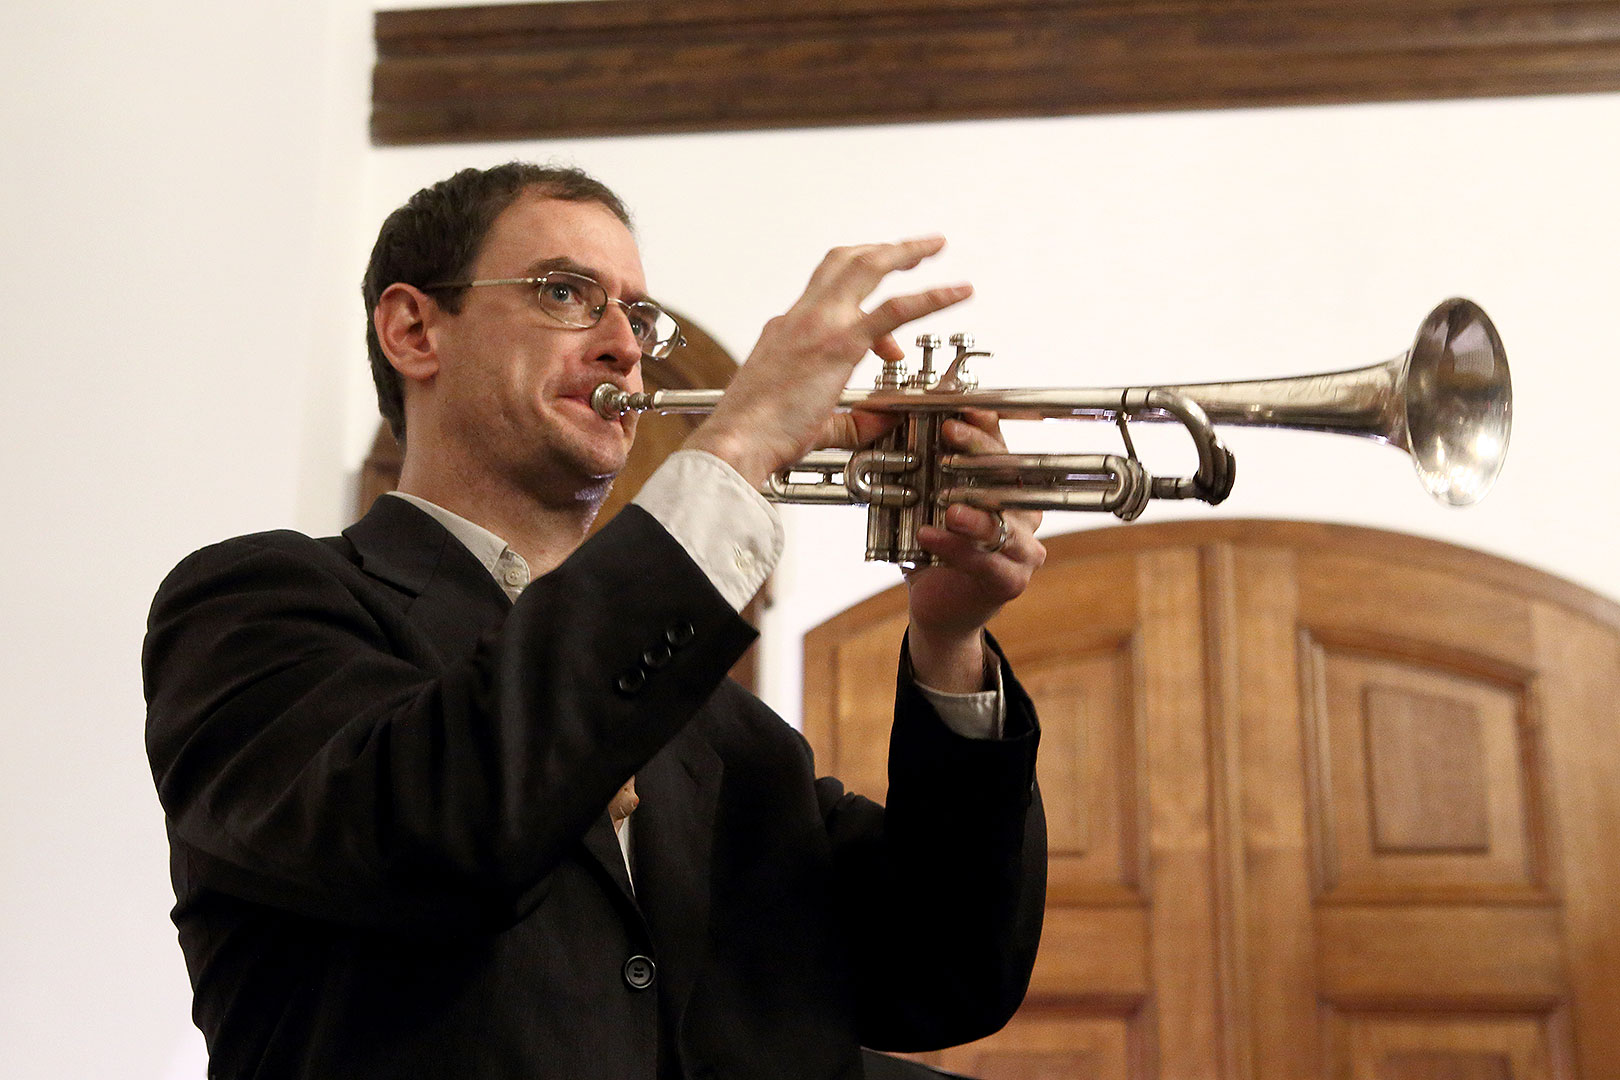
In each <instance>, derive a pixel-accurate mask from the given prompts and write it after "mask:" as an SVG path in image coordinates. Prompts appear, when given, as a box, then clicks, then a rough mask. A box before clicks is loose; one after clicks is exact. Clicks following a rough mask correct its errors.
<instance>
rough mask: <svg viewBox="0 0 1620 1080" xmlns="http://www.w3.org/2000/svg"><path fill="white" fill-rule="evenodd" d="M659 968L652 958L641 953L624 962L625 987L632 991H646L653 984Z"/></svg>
mask: <svg viewBox="0 0 1620 1080" xmlns="http://www.w3.org/2000/svg"><path fill="white" fill-rule="evenodd" d="M657 974H658V966H657V965H656V964H654V963H653V962H652V958H651V957H647V956H642V955H640V954H639V953H638V954H637V955H635V956H632V957H631V958H630V959H628V960H626V961H625V962H624V985H626V986H628V987H629V988H630V989H632V990H645V989H647V987H649V986H651V985H652V984H653V978H654V977H655V976H656V975H657Z"/></svg>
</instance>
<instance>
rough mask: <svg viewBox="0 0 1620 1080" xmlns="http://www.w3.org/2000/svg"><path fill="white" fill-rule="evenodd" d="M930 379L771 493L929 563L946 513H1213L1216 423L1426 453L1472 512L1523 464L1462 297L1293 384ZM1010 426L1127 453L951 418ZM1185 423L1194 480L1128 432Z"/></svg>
mask: <svg viewBox="0 0 1620 1080" xmlns="http://www.w3.org/2000/svg"><path fill="white" fill-rule="evenodd" d="M918 344H919V345H920V346H921V347H922V351H923V360H922V367H921V370H920V371H918V372H917V373H916V374H915V375H912V374H910V373H908V372H907V371H906V370H905V369H904V368H903V367H902V366H901V365H897V364H889V365H887V366H886V367H885V369H884V372H883V375H882V376H881V377H880V378H879V380H878V385H877V386H876V387H875V388H873V389H870V390H859V389H851V390H846V391H844V393H843V394H842V395H841V396H840V398H839V401H838V407H839V408H840V409H863V410H870V411H873V412H889V413H895V414H898V415H899V416H900V417H901V422H900V423H899V424H898V425H896V427H895V428H894V429H893V430H891V431H889V432H888V433H887V434H886V435H884V436H883V437H882V438H881V439H880V440H879V441H878V443H877V444H876V445H874V446H873V447H872V448H870V449H866V450H859V451H853V452H852V451H845V450H822V451H816V452H815V453H812V454H810V455H809V456H807V457H806V458H804V459H803V460H801V461H799V462H797V463H795V464H793V465H790V466H788V467H786V468H784V469H781V470H779V471H778V472H777V473H776V474H775V475H773V476H772V477H771V478H770V481H769V483H768V484H767V486H766V490H765V495H766V497H767V498H771V499H774V500H776V501H779V502H795V503H816V504H864V505H866V506H867V507H868V515H867V551H866V557H867V558H868V559H872V560H882V561H885V562H894V563H900V564H901V565H909V566H921V565H926V564H927V563H928V562H929V561H930V558H929V555H928V553H927V552H925V551H923V550H922V549H921V548H920V547H919V546H918V544H917V530H918V529H919V528H920V527H921V526H923V525H937V524H939V523H940V519H941V517H942V516H943V514H944V511H945V508H946V507H947V506H949V505H951V504H952V503H966V504H968V505H971V506H977V507H980V508H982V509H989V510H997V509H1006V508H1018V507H1025V508H1032V509H1040V510H1085V511H1107V512H1109V513H1112V514H1114V515H1116V516H1118V517H1119V518H1121V519H1122V520H1126V521H1129V520H1132V519H1134V518H1135V517H1137V516H1138V515H1139V514H1141V513H1142V511H1143V510H1144V509H1145V508H1146V506H1147V504H1148V502H1149V501H1150V500H1152V499H1199V500H1202V501H1204V502H1207V503H1210V504H1211V505H1213V504H1216V503H1219V502H1220V501H1221V500H1222V499H1224V498H1226V496H1227V494H1228V493H1229V492H1230V491H1231V489H1232V483H1233V479H1234V474H1235V470H1236V462H1235V459H1234V458H1233V457H1232V454H1231V452H1230V451H1228V450H1227V449H1226V448H1225V447H1224V446H1223V445H1222V444H1221V442H1220V440H1219V438H1218V437H1217V436H1216V433H1215V426H1216V425H1228V424H1230V425H1236V426H1249V427H1278V428H1288V429H1292V430H1299V431H1327V432H1336V433H1339V434H1344V435H1354V436H1358V437H1361V438H1370V439H1375V440H1377V441H1379V442H1384V443H1388V444H1390V445H1392V446H1395V447H1397V448H1399V449H1401V450H1404V451H1406V452H1407V453H1408V454H1410V455H1411V457H1412V460H1413V465H1414V467H1415V468H1416V469H1417V473H1418V477H1419V479H1420V480H1421V481H1422V482H1423V485H1424V487H1425V488H1427V489H1428V491H1429V493H1430V494H1431V495H1432V496H1434V498H1436V499H1437V500H1439V501H1441V502H1444V503H1447V504H1450V505H1453V506H1466V505H1469V504H1471V503H1474V502H1477V501H1478V500H1479V499H1481V498H1483V497H1484V496H1485V494H1486V492H1487V491H1489V490H1490V487H1491V484H1492V483H1493V482H1494V481H1495V479H1496V476H1497V474H1498V473H1499V472H1500V471H1501V467H1502V461H1503V459H1504V457H1505V456H1506V453H1507V444H1508V436H1509V433H1510V430H1511V426H1512V385H1511V380H1510V376H1509V372H1508V364H1507V355H1506V353H1505V351H1504V350H1503V348H1502V342H1501V338H1500V337H1499V336H1498V335H1497V333H1496V328H1495V327H1494V326H1493V325H1492V324H1491V321H1490V319H1489V318H1488V317H1487V316H1486V314H1485V312H1484V311H1483V310H1481V309H1480V308H1479V306H1478V305H1476V304H1474V303H1472V302H1470V301H1468V300H1461V299H1452V300H1447V301H1445V302H1444V303H1442V304H1441V305H1439V306H1438V307H1436V308H1435V309H1434V310H1433V311H1432V312H1430V313H1429V315H1428V317H1427V318H1425V319H1424V320H1423V323H1422V325H1421V326H1420V327H1419V329H1418V333H1417V337H1416V339H1415V340H1414V341H1413V344H1412V347H1411V348H1410V349H1409V350H1407V351H1406V352H1405V353H1403V354H1402V355H1400V356H1397V357H1394V358H1393V359H1390V360H1387V361H1384V362H1383V363H1379V364H1373V365H1371V366H1369V367H1363V368H1355V369H1352V370H1347V371H1336V372H1327V373H1324V374H1317V375H1301V376H1296V377H1293V378H1284V379H1254V380H1244V381H1238V382H1221V383H1198V384H1188V385H1177V386H1144V387H1112V388H1075V389H1069V388H1029V389H989V390H981V389H978V388H976V387H975V386H974V384H973V383H972V381H971V379H970V377H969V376H968V374H967V361H968V359H970V358H973V357H979V356H988V355H990V354H989V353H985V352H977V351H973V348H972V346H973V342H972V339H971V338H967V337H966V336H965V335H958V336H957V337H956V338H953V339H952V344H953V345H954V346H955V347H956V357H955V359H954V360H953V361H952V363H951V365H950V367H949V368H948V370H947V371H946V372H945V373H944V374H943V375H942V376H936V375H935V373H934V371H933V353H934V351H935V349H937V348H938V346H939V340H938V339H937V338H933V337H923V338H919V339H918ZM722 394H723V392H722V391H719V390H658V391H654V392H652V393H630V392H627V391H624V390H621V389H619V388H618V387H616V386H614V385H612V384H611V383H604V384H602V385H601V386H599V387H597V388H596V391H595V393H594V394H592V396H591V404H592V405H593V406H594V407H595V408H596V410H597V411H598V412H599V413H601V414H602V415H603V416H609V417H613V416H619V415H621V414H622V413H624V412H626V411H638V412H640V411H646V410H652V411H656V412H663V413H707V412H709V411H711V410H712V409H713V408H714V407H715V406H716V405H717V404H718V403H719V401H720V399H721V397H722ZM968 408H973V409H987V410H990V411H993V412H996V413H998V414H1000V415H1001V416H1002V417H1003V418H1005V419H1015V420H1034V419H1057V418H1061V419H1090V420H1107V421H1112V422H1114V423H1116V424H1118V425H1119V427H1120V430H1121V433H1122V434H1123V435H1124V438H1125V444H1126V451H1127V452H1126V454H1125V455H1124V456H1121V455H1118V454H995V455H966V454H953V453H945V452H942V450H941V440H940V434H939V429H940V425H941V424H942V423H943V421H944V419H945V418H946V417H948V416H951V415H953V414H956V413H959V412H961V411H962V410H963V409H968ZM1131 420H1145V421H1152V422H1170V423H1179V424H1181V425H1182V427H1183V428H1185V429H1186V431H1187V433H1188V435H1189V437H1191V439H1192V441H1193V445H1194V447H1195V449H1196V450H1197V453H1198V468H1197V470H1196V471H1195V473H1194V474H1193V475H1192V476H1189V477H1159V476H1153V475H1151V474H1149V473H1148V471H1147V469H1146V468H1145V467H1143V465H1142V463H1141V462H1140V461H1138V460H1137V458H1136V454H1135V451H1134V448H1132V446H1131V443H1130V435H1129V431H1128V429H1127V426H1126V425H1127V422H1128V421H1131Z"/></svg>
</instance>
